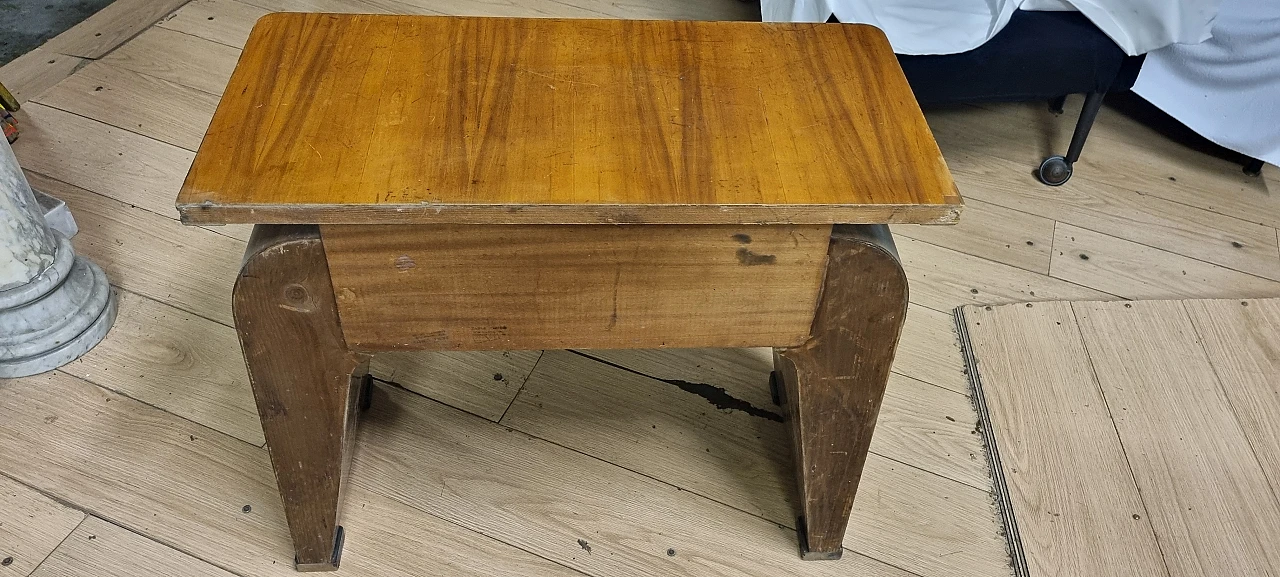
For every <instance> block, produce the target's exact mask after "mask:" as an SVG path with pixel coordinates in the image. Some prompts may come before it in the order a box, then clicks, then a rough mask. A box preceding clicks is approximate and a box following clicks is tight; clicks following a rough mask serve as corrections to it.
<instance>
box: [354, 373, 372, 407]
mask: <svg viewBox="0 0 1280 577" xmlns="http://www.w3.org/2000/svg"><path fill="white" fill-rule="evenodd" d="M357 403H358V405H357V406H358V407H359V408H360V412H362V413H363V412H365V411H368V410H369V407H372V406H373V375H365V376H363V377H361V378H360V399H359V401H357Z"/></svg>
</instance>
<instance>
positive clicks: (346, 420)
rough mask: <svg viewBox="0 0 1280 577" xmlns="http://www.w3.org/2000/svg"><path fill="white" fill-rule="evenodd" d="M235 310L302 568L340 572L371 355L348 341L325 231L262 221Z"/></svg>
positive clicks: (237, 289) (237, 290) (238, 283)
mask: <svg viewBox="0 0 1280 577" xmlns="http://www.w3.org/2000/svg"><path fill="white" fill-rule="evenodd" d="M232 308H233V311H234V315H235V324H236V331H237V332H238V333H239V336H240V345H241V347H242V348H243V349H244V358H245V364H246V365H247V366H248V369H249V380H250V383H251V384H252V386H253V394H254V397H255V398H256V399H257V403H258V413H259V415H260V416H261V418H262V430H263V433H264V434H265V435H266V439H267V448H268V449H269V451H270V453H271V464H272V466H273V468H274V469H275V474H276V482H277V483H278V484H279V486H280V495H281V498H282V499H283V501H284V510H285V517H286V518H287V520H288V523H289V532H290V533H291V535H292V537H293V545H294V549H295V552H296V556H295V563H296V564H297V568H298V570H300V571H331V570H334V569H337V568H338V563H339V561H340V558H341V557H340V556H341V553H342V528H341V527H340V526H339V525H338V506H339V503H340V501H341V496H342V483H343V478H344V476H345V472H346V468H347V465H348V463H349V462H350V458H351V441H352V438H353V437H354V433H355V422H356V405H357V403H358V399H359V396H360V387H359V384H360V380H361V378H362V377H363V375H364V373H365V370H366V367H367V361H368V356H367V355H363V354H359V353H354V352H350V351H348V350H347V348H346V344H345V341H344V340H343V337H342V330H341V328H340V327H339V324H338V311H337V305H336V303H335V302H334V295H333V288H332V286H331V283H330V280H329V267H328V264H327V263H326V262H325V254H324V246H323V244H322V243H321V241H320V233H319V230H318V228H317V227H314V226H299V225H288V226H278V225H258V226H255V227H254V230H253V237H252V238H251V239H250V241H249V249H248V252H247V253H246V254H245V260H244V265H243V267H242V268H241V271H240V276H239V278H238V279H237V280H236V286H235V292H234V298H233V300H232Z"/></svg>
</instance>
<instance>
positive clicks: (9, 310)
mask: <svg viewBox="0 0 1280 577" xmlns="http://www.w3.org/2000/svg"><path fill="white" fill-rule="evenodd" d="M45 198H46V199H47V198H48V197H45ZM46 212H48V213H50V214H51V216H57V218H56V219H55V220H56V221H57V223H58V225H59V226H58V227H57V230H55V229H54V228H52V227H50V226H49V224H48V223H47V222H46V219H45V215H46ZM74 234H75V223H74V221H72V220H70V218H69V215H68V213H67V212H66V208H65V206H64V205H61V203H58V202H56V201H54V202H45V203H43V206H42V203H40V202H38V201H37V200H36V197H35V194H34V193H33V192H32V190H31V187H30V185H29V184H28V183H27V179H26V177H25V176H23V174H22V170H21V169H20V168H19V167H18V160H17V158H15V157H14V155H13V149H12V148H10V147H9V143H8V142H5V141H4V140H3V139H0V378H13V377H22V376H27V375H34V374H37V373H42V372H45V371H49V370H53V369H55V368H58V367H60V366H62V365H64V364H66V363H69V362H71V361H73V360H75V359H76V358H78V357H80V355H83V354H84V353H86V352H88V351H89V349H92V348H93V347H94V345H97V344H98V342H99V341H101V340H102V338H103V337H105V336H106V334H107V331H108V330H110V328H111V324H112V323H113V322H114V321H115V316H116V301H115V295H114V294H112V292H111V286H110V285H109V284H108V283H107V276H106V275H105V274H104V273H103V272H102V269H100V268H98V266H97V265H95V264H93V263H92V262H89V261H88V260H86V259H83V258H80V257H78V256H76V254H75V251H74V250H73V249H72V248H71V241H70V240H69V238H70V236H71V235H74Z"/></svg>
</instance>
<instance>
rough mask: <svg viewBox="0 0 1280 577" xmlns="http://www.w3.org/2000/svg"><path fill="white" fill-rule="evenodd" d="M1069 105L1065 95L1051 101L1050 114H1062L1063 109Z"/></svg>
mask: <svg viewBox="0 0 1280 577" xmlns="http://www.w3.org/2000/svg"><path fill="white" fill-rule="evenodd" d="M1066 105H1067V95H1066V94H1063V95H1062V96H1059V97H1057V98H1050V99H1049V112H1052V113H1054V114H1062V107H1063V106H1066Z"/></svg>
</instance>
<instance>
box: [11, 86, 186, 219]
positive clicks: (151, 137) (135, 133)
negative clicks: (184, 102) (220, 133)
mask: <svg viewBox="0 0 1280 577" xmlns="http://www.w3.org/2000/svg"><path fill="white" fill-rule="evenodd" d="M77 74H79V73H78V72H77ZM135 74H142V73H141V72H135ZM72 76H75V74H73V75H72ZM67 78H71V76H68V77H67ZM153 78H154V77H153ZM157 80H159V79H157ZM166 82H167V81H166ZM54 88H57V87H56V86H55V87H54ZM31 102H32V103H35V104H39V105H40V106H44V107H46V108H52V109H54V110H57V111H59V112H65V113H67V114H72V115H75V116H79V117H80V118H83V119H85V120H88V121H89V122H97V123H98V124H103V125H106V126H110V127H111V128H114V129H116V130H121V131H124V132H128V133H129V134H132V135H134V136H139V137H142V138H146V139H148V140H154V141H156V142H159V143H160V144H163V145H165V146H172V147H174V148H177V149H179V150H185V151H187V152H190V153H192V154H195V152H196V151H194V150H191V149H190V148H186V147H183V146H179V145H177V144H174V143H172V142H169V141H167V140H161V139H159V138H156V137H154V136H151V135H148V134H143V133H141V132H138V131H137V130H136V129H133V128H130V127H127V126H120V125H117V124H112V123H110V122H106V121H102V120H98V119H97V118H93V117H91V116H85V115H84V114H81V113H79V112H76V111H74V110H67V109H65V108H60V107H58V106H56V105H53V104H48V103H46V102H43V101H41V99H40V98H38V97H37V98H33V99H32V100H31ZM174 212H177V209H176V208H175V209H174ZM170 218H173V217H170ZM174 220H177V219H176V218H174Z"/></svg>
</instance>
